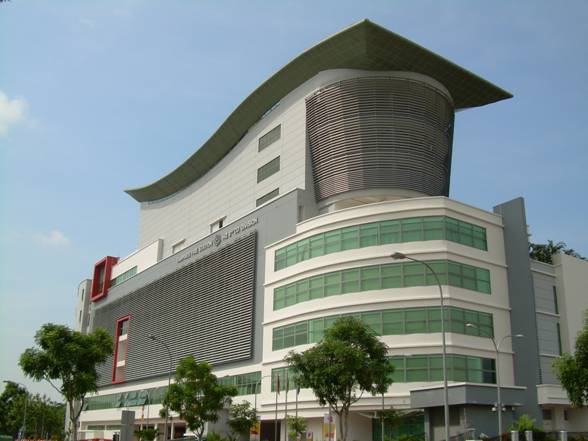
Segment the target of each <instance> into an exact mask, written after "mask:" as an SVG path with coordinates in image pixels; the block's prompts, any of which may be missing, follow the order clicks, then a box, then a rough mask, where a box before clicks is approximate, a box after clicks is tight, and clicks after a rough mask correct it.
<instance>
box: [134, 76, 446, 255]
mask: <svg viewBox="0 0 588 441" xmlns="http://www.w3.org/2000/svg"><path fill="white" fill-rule="evenodd" d="M401 74H402V76H403V77H404V78H407V79H410V80H412V81H415V80H418V81H419V82H420V83H422V84H427V85H428V86H427V87H429V88H435V89H436V90H438V91H440V93H442V94H443V96H444V97H446V98H445V99H446V100H449V101H450V100H451V98H450V96H449V93H448V92H447V91H446V89H445V88H444V87H443V86H442V85H441V84H440V83H438V82H437V81H435V80H433V79H431V78H429V77H425V76H424V75H419V74H416V73H409V72H402V73H401ZM386 75H389V76H393V77H398V76H399V75H400V74H399V73H398V72H366V71H361V70H353V69H335V70H328V71H324V72H321V73H319V74H318V75H316V76H315V77H313V78H311V79H310V80H308V81H306V82H305V83H304V84H302V85H301V86H300V87H298V88H296V89H295V90H293V91H292V92H290V93H289V94H288V95H287V96H285V97H284V98H282V100H281V101H280V102H279V104H278V105H276V106H275V108H273V109H272V110H271V112H269V113H268V114H266V116H265V117H263V118H262V119H261V120H259V121H258V122H257V123H256V124H255V125H254V126H252V127H251V128H250V129H249V131H248V132H247V134H246V135H245V136H244V137H243V139H241V140H240V141H239V142H238V143H237V145H236V146H235V147H234V148H233V149H232V150H231V151H230V152H229V153H228V154H227V155H226V156H225V157H224V158H223V159H222V160H221V161H220V162H219V163H218V164H217V165H215V166H214V167H213V168H212V169H211V170H210V171H209V172H208V173H207V174H206V175H204V176H203V177H201V178H200V179H199V180H198V181H196V182H194V183H193V184H191V185H190V186H189V187H187V188H185V189H183V190H181V191H179V192H178V193H176V194H174V195H172V196H170V197H168V198H165V199H162V200H159V201H153V202H145V203H142V204H141V212H140V231H139V247H144V246H146V245H148V244H150V243H152V242H153V241H155V240H157V239H162V240H163V257H164V258H165V257H167V256H169V255H170V254H171V253H172V247H173V245H174V244H177V243H179V242H181V241H183V240H185V244H186V245H189V244H191V243H194V242H195V241H197V240H199V239H201V238H202V237H205V236H207V235H208V234H209V233H210V226H211V224H213V223H214V222H216V221H217V220H219V219H222V218H224V219H225V223H231V222H234V221H235V220H236V219H239V218H241V217H243V216H244V215H246V214H247V213H249V212H251V211H252V210H254V209H255V206H256V200H257V199H258V198H260V197H261V196H263V195H266V194H267V193H269V192H271V191H272V190H274V189H276V188H278V189H279V193H280V194H285V193H287V192H289V191H291V190H294V189H296V188H299V189H308V190H311V189H312V184H311V183H312V181H313V179H312V164H311V159H310V156H309V150H308V142H307V123H306V99H307V98H308V97H309V96H311V95H312V94H313V93H314V92H316V91H317V90H318V89H320V88H323V87H325V86H328V85H330V84H333V83H336V82H338V81H343V80H347V79H352V78H357V77H361V78H369V77H385V76H386ZM451 116H452V113H451ZM278 125H280V126H281V137H280V139H279V140H278V141H276V142H274V143H273V144H271V145H269V146H268V147H267V148H265V149H263V150H262V151H261V152H260V151H258V150H259V149H258V143H259V138H260V137H262V136H263V135H264V134H266V133H267V132H269V131H270V130H272V129H273V128H275V127H276V126H278ZM417 126H418V124H417ZM452 127H453V126H452V125H450V126H449V130H450V131H452ZM449 139H451V137H450V138H449ZM445 144H447V143H445ZM447 148H450V143H449V147H447V146H446V149H447ZM277 156H279V157H280V171H278V172H277V173H275V174H274V175H272V176H270V177H268V178H267V179H265V180H263V181H262V182H260V183H257V173H256V171H257V169H258V168H259V167H261V166H263V165H264V164H267V163H268V162H269V161H271V160H272V159H274V158H276V157H277ZM384 162H385V161H384ZM384 162H382V163H384ZM441 162H442V163H443V167H446V168H447V167H449V165H448V163H449V156H448V155H447V152H446V154H445V156H444V158H442V159H441ZM446 171H447V170H446ZM445 178H447V176H446V177H445ZM309 184H310V185H309ZM445 184H447V182H446V183H445ZM447 185H448V184H447ZM447 185H445V188H446V187H447ZM203 207H206V209H202V208H203ZM305 208H306V210H307V211H310V212H312V211H313V210H316V207H315V204H314V202H312V203H311V204H310V206H308V207H306V206H305ZM308 216H309V215H306V216H304V218H307V217H308Z"/></svg>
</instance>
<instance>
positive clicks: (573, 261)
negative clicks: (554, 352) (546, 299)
mask: <svg viewBox="0 0 588 441" xmlns="http://www.w3.org/2000/svg"><path fill="white" fill-rule="evenodd" d="M553 264H554V269H555V273H556V275H557V288H556V289H557V292H558V300H559V303H560V305H559V308H560V313H561V315H562V344H563V350H564V351H565V352H572V351H573V350H574V348H575V344H576V335H577V334H578V332H579V331H580V330H582V329H583V327H584V320H585V318H586V311H587V310H588V295H587V294H588V289H587V288H586V280H588V262H587V261H585V260H581V259H577V258H575V257H572V256H568V255H565V254H559V255H557V256H555V257H554V259H553Z"/></svg>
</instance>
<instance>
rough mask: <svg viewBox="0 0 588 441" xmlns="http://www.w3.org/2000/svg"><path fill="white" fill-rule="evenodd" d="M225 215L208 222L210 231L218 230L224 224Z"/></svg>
mask: <svg viewBox="0 0 588 441" xmlns="http://www.w3.org/2000/svg"><path fill="white" fill-rule="evenodd" d="M225 219H226V217H222V218H220V219H219V220H217V221H215V222H213V223H211V224H210V232H211V233H214V232H215V231H218V230H220V229H221V228H222V227H223V226H224V224H225Z"/></svg>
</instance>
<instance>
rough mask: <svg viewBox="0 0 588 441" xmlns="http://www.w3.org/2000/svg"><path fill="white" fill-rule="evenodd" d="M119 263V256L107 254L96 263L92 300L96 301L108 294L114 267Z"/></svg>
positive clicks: (91, 293)
mask: <svg viewBox="0 0 588 441" xmlns="http://www.w3.org/2000/svg"><path fill="white" fill-rule="evenodd" d="M117 263H118V257H112V256H106V257H105V258H104V259H102V260H100V261H99V262H97V263H96V264H95V265H94V274H93V277H92V291H91V292H90V300H91V301H92V302H95V301H97V300H100V299H102V298H104V297H106V295H107V294H108V289H109V288H110V278H111V274H112V268H113V267H114V266H115V265H116V264H117Z"/></svg>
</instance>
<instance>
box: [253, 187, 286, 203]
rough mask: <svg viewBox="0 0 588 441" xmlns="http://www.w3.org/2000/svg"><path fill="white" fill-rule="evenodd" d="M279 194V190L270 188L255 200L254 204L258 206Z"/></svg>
mask: <svg viewBox="0 0 588 441" xmlns="http://www.w3.org/2000/svg"><path fill="white" fill-rule="evenodd" d="M279 194H280V190H279V189H278V188H276V189H275V190H272V191H270V192H269V193H267V194H264V195H263V196H262V197H260V198H259V199H258V200H257V201H255V206H256V207H259V206H260V205H263V204H265V203H266V202H267V201H270V200H272V199H273V198H275V197H276V196H278V195H279Z"/></svg>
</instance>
